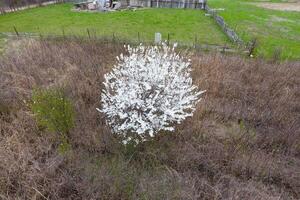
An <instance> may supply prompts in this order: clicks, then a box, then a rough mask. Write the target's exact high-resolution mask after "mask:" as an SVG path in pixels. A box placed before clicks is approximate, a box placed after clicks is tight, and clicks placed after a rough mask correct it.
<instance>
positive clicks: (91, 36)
mask: <svg viewBox="0 0 300 200" xmlns="http://www.w3.org/2000/svg"><path fill="white" fill-rule="evenodd" d="M13 29H14V31H15V32H14V33H0V37H1V35H2V37H6V38H33V39H55V40H57V39H58V40H60V39H63V40H64V39H80V40H93V41H102V42H104V43H118V44H132V45H138V44H141V43H143V44H146V45H154V44H155V42H154V35H153V40H150V39H145V38H143V37H142V36H141V34H140V33H137V34H136V37H131V38H124V37H120V36H118V35H116V34H115V33H112V34H111V35H101V34H100V35H99V34H98V33H97V32H96V31H94V30H92V29H86V30H85V32H86V33H85V34H81V35H75V34H74V33H73V35H71V34H66V32H65V30H64V29H62V34H57V35H54V34H52V35H50V34H46V35H43V34H41V33H22V32H19V31H18V30H17V28H16V27H13ZM82 33H83V31H82ZM165 38H166V40H162V41H164V42H165V43H166V44H167V45H173V44H175V43H176V44H177V45H178V46H179V47H180V48H185V49H192V50H196V51H217V52H222V53H237V54H244V55H248V54H249V50H245V49H238V48H231V47H228V46H221V45H216V44H205V43H201V42H198V41H199V40H197V37H196V36H195V40H194V42H192V41H191V42H183V41H176V40H174V39H172V37H171V34H167V35H165Z"/></svg>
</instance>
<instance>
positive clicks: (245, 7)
mask: <svg viewBox="0 0 300 200" xmlns="http://www.w3.org/2000/svg"><path fill="white" fill-rule="evenodd" d="M250 2H253V1H231V0H210V1H209V5H210V6H211V7H213V8H225V10H224V11H219V14H220V15H221V16H222V17H224V19H225V21H226V22H227V23H228V24H229V26H230V27H232V28H234V29H235V30H236V31H237V33H238V34H239V35H240V36H241V37H242V39H244V40H246V41H249V40H252V39H254V38H257V40H258V45H259V48H258V50H257V54H258V55H259V56H264V57H269V58H270V57H272V56H273V55H274V53H275V54H276V53H277V54H278V53H279V52H281V57H282V58H284V59H285V58H287V59H299V58H300V12H290V11H278V10H270V9H264V8H260V7H257V6H255V5H252V4H250ZM276 2H279V1H276Z"/></svg>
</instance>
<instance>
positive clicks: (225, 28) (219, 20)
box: [205, 6, 244, 46]
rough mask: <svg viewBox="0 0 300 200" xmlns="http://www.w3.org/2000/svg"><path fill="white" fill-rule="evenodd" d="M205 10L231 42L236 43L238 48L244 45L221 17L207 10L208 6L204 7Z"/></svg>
mask: <svg viewBox="0 0 300 200" xmlns="http://www.w3.org/2000/svg"><path fill="white" fill-rule="evenodd" d="M205 9H206V11H207V13H208V14H210V15H212V17H213V18H214V20H215V21H216V22H217V24H218V25H219V26H220V27H221V28H222V30H223V31H224V33H225V34H226V35H227V36H228V37H229V39H230V40H231V41H233V42H234V43H236V44H238V45H240V46H241V45H244V41H243V40H242V39H241V38H240V37H239V36H238V35H237V34H236V32H235V31H234V30H233V29H231V28H229V26H228V25H227V24H226V22H225V20H224V19H223V17H221V16H219V15H218V13H217V12H216V11H215V10H213V9H211V8H209V7H208V6H206V7H205Z"/></svg>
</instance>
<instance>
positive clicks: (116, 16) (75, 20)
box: [0, 4, 230, 45]
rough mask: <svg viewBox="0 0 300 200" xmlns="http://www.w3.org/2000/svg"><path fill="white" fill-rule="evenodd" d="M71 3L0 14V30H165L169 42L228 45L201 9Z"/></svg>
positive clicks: (146, 35)
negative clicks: (77, 7) (108, 9)
mask: <svg viewBox="0 0 300 200" xmlns="http://www.w3.org/2000/svg"><path fill="white" fill-rule="evenodd" d="M71 8H72V5H71V4H61V5H52V6H48V7H43V8H34V9H30V10H25V11H20V12H17V13H11V14H7V15H4V16H0V32H13V31H14V29H13V26H16V27H17V29H18V31H20V32H41V33H42V34H51V33H53V34H62V32H63V31H62V30H63V29H64V32H65V33H66V34H80V35H87V28H89V29H90V30H92V31H96V33H97V34H98V35H105V36H112V35H113V34H115V35H116V36H117V37H123V38H126V39H137V38H138V33H139V34H140V39H141V40H153V38H154V33H155V32H160V33H162V35H163V39H167V35H168V33H169V34H170V38H171V40H173V41H175V40H176V41H181V42H186V43H191V44H192V43H193V42H194V41H195V37H197V41H198V42H201V43H205V44H218V45H224V44H230V42H229V41H228V39H227V38H226V36H225V35H224V34H223V33H222V31H221V29H220V28H219V27H218V26H217V25H216V24H215V22H214V21H213V20H212V19H210V18H208V17H205V16H204V12H203V11H199V10H182V9H172V10H171V9H146V10H139V11H135V12H134V11H123V12H114V13H79V12H73V11H71Z"/></svg>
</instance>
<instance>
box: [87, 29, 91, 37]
mask: <svg viewBox="0 0 300 200" xmlns="http://www.w3.org/2000/svg"><path fill="white" fill-rule="evenodd" d="M86 32H87V34H88V37H89V39H91V34H90V30H89V28H87V29H86Z"/></svg>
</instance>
